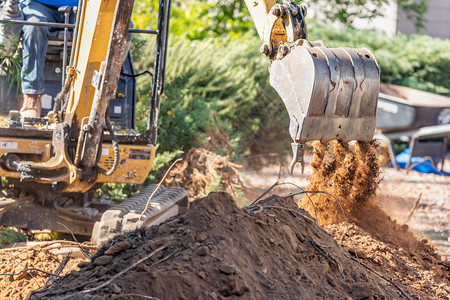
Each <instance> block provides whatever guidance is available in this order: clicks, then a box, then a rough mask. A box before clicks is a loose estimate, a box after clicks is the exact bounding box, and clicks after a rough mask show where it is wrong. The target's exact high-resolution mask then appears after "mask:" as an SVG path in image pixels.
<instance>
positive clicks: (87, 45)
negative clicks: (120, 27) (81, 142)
mask: <svg viewBox="0 0 450 300" xmlns="http://www.w3.org/2000/svg"><path fill="white" fill-rule="evenodd" d="M116 4H117V1H114V0H108V1H104V0H103V1H98V0H90V1H84V3H83V6H84V7H83V11H84V14H83V16H82V18H81V21H80V28H79V31H78V32H79V34H78V36H77V43H78V45H77V47H76V51H77V52H76V53H74V58H75V61H74V68H75V75H74V82H73V83H72V89H71V91H72V93H71V95H70V98H69V105H68V108H69V113H75V116H76V118H77V120H76V121H77V122H78V124H81V120H82V119H83V118H84V117H87V116H89V113H90V109H91V106H92V101H93V98H94V93H95V88H94V87H93V86H92V84H91V82H92V77H93V74H94V71H95V70H97V71H98V70H99V68H100V64H101V62H102V61H104V60H106V56H107V53H108V47H107V45H109V40H110V36H111V30H112V28H113V26H112V24H113V23H114V14H115V9H116ZM80 49H83V52H81V51H80Z"/></svg>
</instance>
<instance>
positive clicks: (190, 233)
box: [31, 193, 420, 299]
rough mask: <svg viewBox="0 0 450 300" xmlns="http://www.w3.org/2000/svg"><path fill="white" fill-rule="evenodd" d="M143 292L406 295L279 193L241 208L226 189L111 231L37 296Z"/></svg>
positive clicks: (134, 295)
mask: <svg viewBox="0 0 450 300" xmlns="http://www.w3.org/2000/svg"><path fill="white" fill-rule="evenodd" d="M146 258H148V259H146ZM139 261H142V262H141V263H139ZM127 268H128V269H127ZM387 269H388V268H387ZM397 284H398V285H399V286H400V287H401V289H402V290H403V291H405V293H407V294H408V295H410V296H413V297H415V296H417V297H418V296H419V294H417V293H418V292H417V291H415V290H413V289H412V288H410V287H409V286H407V285H403V284H401V283H398V282H397ZM419 293H420V292H419ZM138 295H146V296H147V297H148V296H152V297H155V298H157V299H236V298H241V299H348V298H351V299H398V298H401V295H400V291H399V290H398V289H396V288H394V287H393V286H392V285H390V284H389V283H388V282H387V281H384V280H382V279H380V277H378V276H376V275H374V274H373V273H372V272H370V271H368V270H367V269H365V268H364V267H363V266H362V265H361V264H359V263H358V262H357V261H355V259H354V258H352V257H351V255H350V254H349V252H348V251H346V250H343V249H342V248H341V247H340V246H339V245H338V244H337V243H336V241H335V240H334V239H333V237H332V236H331V235H330V234H328V233H327V232H326V231H324V230H323V229H322V228H321V227H320V226H319V225H318V224H317V222H316V221H315V220H314V219H313V218H312V217H311V216H310V215H309V214H308V213H307V212H306V211H304V210H302V209H299V208H298V207H297V205H296V203H294V202H293V201H292V200H288V199H285V198H280V197H276V196H273V197H270V198H269V199H265V200H262V201H260V202H258V203H257V205H254V206H251V207H247V208H244V209H239V208H238V207H237V206H236V205H235V202H234V200H233V199H232V198H231V197H230V196H229V195H228V194H225V193H211V194H210V195H209V196H208V197H205V198H203V199H200V200H197V201H195V202H194V203H193V205H192V207H191V208H190V209H189V210H188V211H187V212H185V213H183V214H181V215H178V216H175V217H173V218H171V219H169V220H168V221H166V222H165V223H162V224H161V225H159V226H153V227H151V228H150V229H140V230H136V231H134V232H130V233H128V234H125V235H121V236H117V237H115V238H114V239H112V240H110V241H109V242H108V243H107V244H105V245H104V246H103V247H102V248H101V249H100V250H99V251H98V252H97V253H96V254H95V255H94V257H93V258H92V261H91V262H88V263H82V264H80V270H79V271H75V272H72V273H71V274H70V275H68V276H67V277H65V278H63V279H62V280H61V281H60V282H59V283H56V284H54V285H53V286H51V287H50V288H48V289H46V290H42V291H38V292H35V293H33V295H32V296H31V299H116V298H120V299H140V298H139V296H138Z"/></svg>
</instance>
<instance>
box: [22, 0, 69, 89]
mask: <svg viewBox="0 0 450 300" xmlns="http://www.w3.org/2000/svg"><path fill="white" fill-rule="evenodd" d="M20 7H21V9H22V13H23V15H24V17H25V21H31V22H54V23H64V13H61V12H58V7H52V6H47V5H44V4H42V3H39V2H36V1H34V0H25V1H22V2H21V3H20ZM70 19H71V21H72V23H73V20H74V15H73V13H71V16H70ZM51 30H52V28H48V27H42V26H32V25H25V26H23V37H22V47H23V49H22V59H23V64H22V93H23V94H42V93H43V92H44V66H45V55H46V53H47V45H48V35H49V33H50V31H51Z"/></svg>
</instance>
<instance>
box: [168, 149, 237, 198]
mask: <svg viewBox="0 0 450 300" xmlns="http://www.w3.org/2000/svg"><path fill="white" fill-rule="evenodd" d="M240 168H241V166H240V165H238V164H235V163H232V162H230V161H229V160H228V157H226V156H221V155H218V154H216V153H214V152H211V151H208V150H206V149H201V148H194V149H191V150H189V151H188V153H187V154H186V156H185V157H184V159H183V162H182V163H181V164H178V165H176V166H175V167H174V168H173V169H172V171H170V172H169V174H168V176H167V178H166V180H165V181H164V185H166V186H179V187H183V188H186V189H187V190H188V193H189V198H191V199H198V198H202V197H205V196H206V195H207V194H209V193H210V192H211V191H225V192H227V193H228V194H230V195H235V196H236V195H237V193H240V189H241V188H242V187H243V185H244V183H243V179H242V177H241V174H240V172H239V169H240Z"/></svg>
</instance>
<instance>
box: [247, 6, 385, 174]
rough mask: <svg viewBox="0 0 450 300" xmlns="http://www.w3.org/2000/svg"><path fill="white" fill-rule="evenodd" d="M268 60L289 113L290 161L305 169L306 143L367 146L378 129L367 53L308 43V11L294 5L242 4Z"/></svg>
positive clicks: (376, 77) (373, 66) (374, 73)
mask: <svg viewBox="0 0 450 300" xmlns="http://www.w3.org/2000/svg"><path fill="white" fill-rule="evenodd" d="M246 2H247V6H248V7H249V10H250V13H251V15H252V18H253V21H254V23H255V25H256V28H257V30H258V34H259V36H260V37H261V40H262V45H261V49H260V51H261V53H262V54H264V55H266V56H267V57H268V58H269V59H270V62H271V65H270V68H269V72H270V84H271V85H272V87H273V88H275V90H276V91H277V92H278V94H279V95H280V97H281V99H282V100H283V102H284V104H285V106H286V109H287V111H288V113H289V118H290V127H289V132H290V135H291V137H292V139H293V143H292V149H293V155H294V159H293V161H292V164H291V172H292V170H293V168H294V165H295V164H296V163H297V162H300V163H301V164H302V171H303V168H304V162H303V151H304V145H305V143H306V142H307V141H311V140H320V141H322V142H324V143H325V142H328V141H330V140H340V141H342V142H344V143H345V142H349V141H351V140H358V141H364V142H369V141H370V140H372V138H373V134H374V132H375V125H376V110H377V101H378V93H379V88H380V71H379V67H378V64H377V61H376V59H375V57H374V55H373V54H372V53H371V52H370V51H369V50H368V49H365V48H363V49H351V48H328V47H326V46H325V44H324V42H323V41H320V40H318V41H314V42H311V41H308V36H307V28H306V22H305V16H306V12H307V10H306V7H305V6H304V5H302V4H300V5H297V4H295V2H294V1H287V0H283V4H280V3H275V1H273V0H264V1H250V0H246Z"/></svg>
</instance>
